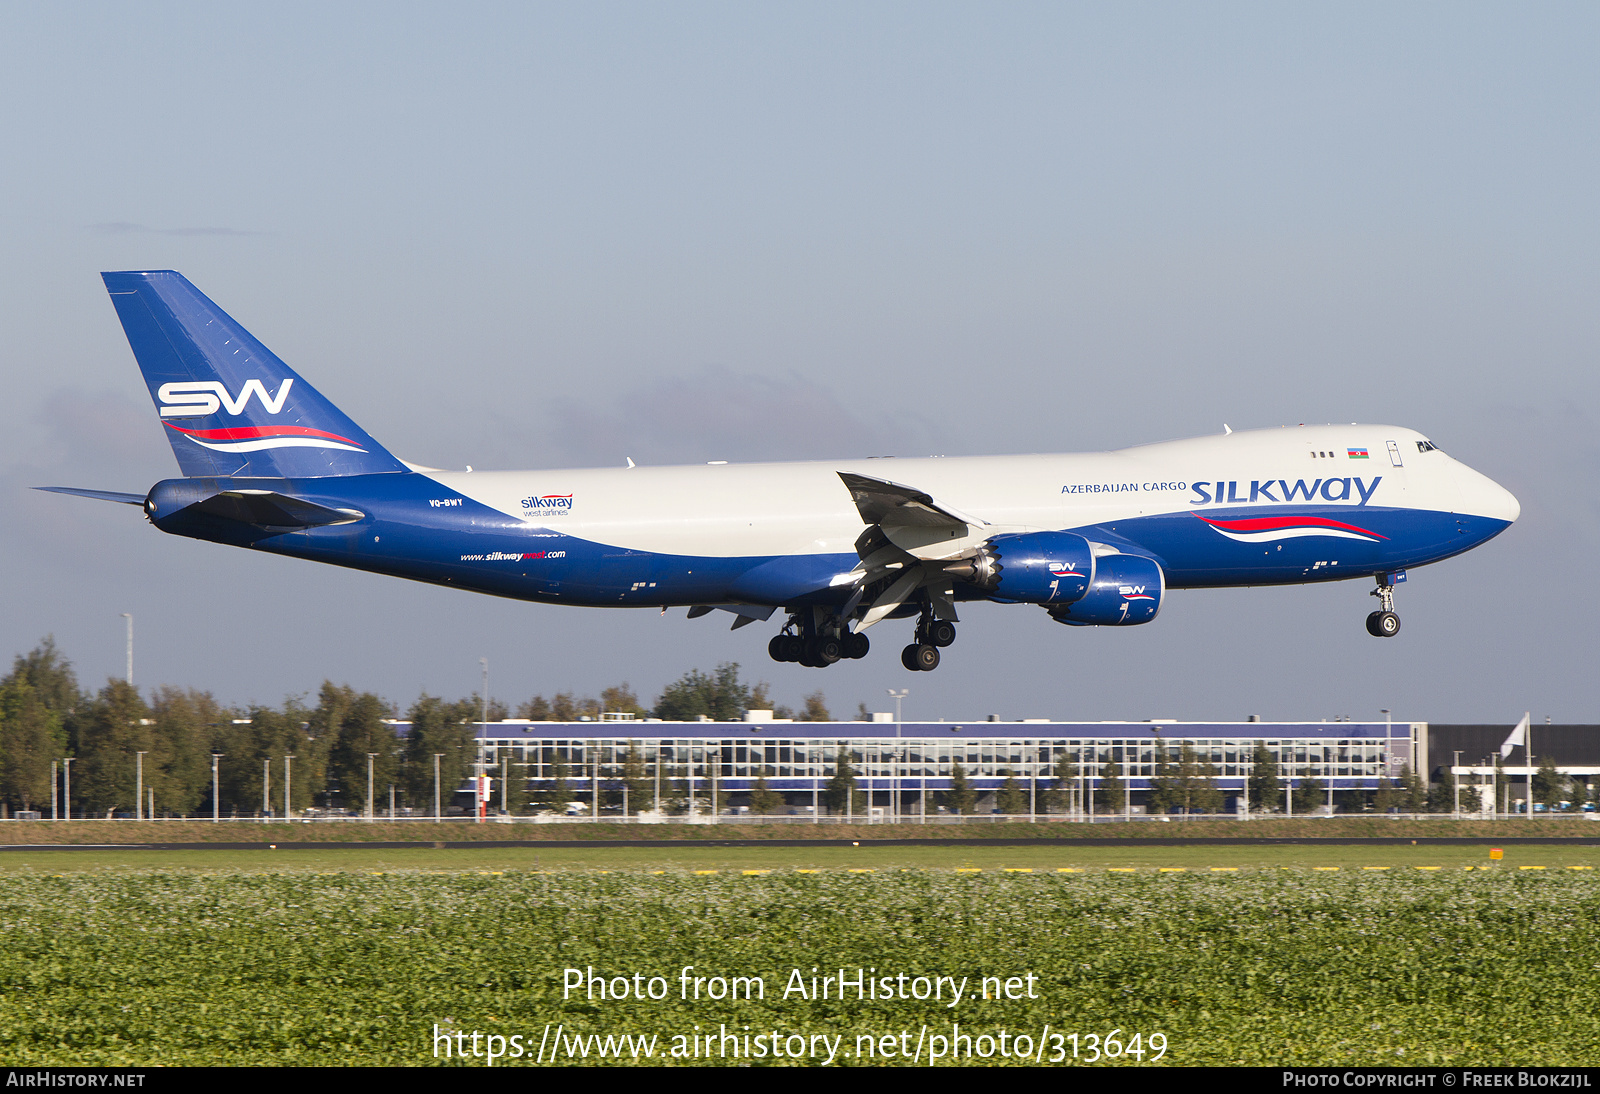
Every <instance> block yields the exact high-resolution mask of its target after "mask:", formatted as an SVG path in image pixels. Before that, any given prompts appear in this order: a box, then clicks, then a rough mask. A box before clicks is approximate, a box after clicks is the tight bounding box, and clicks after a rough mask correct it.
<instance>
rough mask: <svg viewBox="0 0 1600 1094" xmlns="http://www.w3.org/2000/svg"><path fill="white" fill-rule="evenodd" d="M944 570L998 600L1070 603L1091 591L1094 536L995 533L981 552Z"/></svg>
mask: <svg viewBox="0 0 1600 1094" xmlns="http://www.w3.org/2000/svg"><path fill="white" fill-rule="evenodd" d="M944 569H945V573H947V574H950V575H951V576H953V577H956V578H959V579H960V580H962V581H965V582H967V583H969V584H972V585H976V586H977V587H978V588H980V589H982V590H984V591H985V592H987V593H989V594H991V595H992V596H993V597H994V598H995V599H996V600H1006V601H1011V602H1013V603H1026V604H1046V605H1050V604H1070V603H1072V602H1074V601H1076V600H1079V599H1081V598H1082V597H1083V595H1084V594H1085V593H1087V592H1088V591H1089V587H1090V583H1091V582H1092V581H1093V580H1094V572H1095V558H1094V551H1093V549H1092V548H1090V546H1089V541H1088V540H1086V539H1084V538H1083V537H1082V536H1080V535H1076V534H1074V533H1072V532H1021V533H1018V534H1015V535H1005V536H995V537H994V538H993V539H991V540H989V541H988V542H987V543H985V544H984V545H983V548H982V550H980V551H979V553H978V554H977V556H976V557H974V558H969V559H963V560H962V561H960V562H953V563H951V564H949V565H948V566H946V567H945V568H944Z"/></svg>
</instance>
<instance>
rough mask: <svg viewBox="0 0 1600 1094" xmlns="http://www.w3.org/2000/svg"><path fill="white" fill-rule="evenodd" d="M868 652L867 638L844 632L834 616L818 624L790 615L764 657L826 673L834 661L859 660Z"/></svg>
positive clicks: (769, 644) (769, 643)
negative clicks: (768, 656) (826, 669)
mask: <svg viewBox="0 0 1600 1094" xmlns="http://www.w3.org/2000/svg"><path fill="white" fill-rule="evenodd" d="M807 632H809V633H807ZM871 648H872V642H871V641H870V640H869V639H868V638H867V636H866V635H864V634H852V633H850V632H849V631H847V630H845V629H844V627H843V625H842V624H841V623H840V621H839V619H838V617H837V616H830V617H828V618H827V619H824V620H821V621H820V622H819V621H817V620H814V619H810V618H806V617H804V616H801V615H791V616H790V617H789V622H788V623H787V624H786V625H785V626H784V628H783V631H782V633H780V634H777V635H775V636H774V637H773V639H772V641H771V642H768V643H767V653H769V654H771V656H772V659H773V660H774V661H794V662H796V663H798V664H801V665H805V666H806V667H807V668H813V669H825V668H827V667H828V666H829V665H831V664H833V663H834V662H835V661H843V660H846V659H848V660H851V661H855V660H858V659H860V658H862V657H865V656H866V655H867V651H868V650H870V649H871Z"/></svg>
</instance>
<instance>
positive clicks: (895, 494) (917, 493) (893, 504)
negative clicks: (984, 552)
mask: <svg viewBox="0 0 1600 1094" xmlns="http://www.w3.org/2000/svg"><path fill="white" fill-rule="evenodd" d="M839 478H841V479H842V480H844V484H845V487H846V488H847V489H848V490H849V491H850V498H851V500H853V501H854V502H855V503H856V509H857V510H858V511H859V512H860V513H861V519H862V520H863V521H864V522H865V523H867V524H877V525H881V526H883V527H884V528H885V529H886V530H887V529H888V528H895V527H898V528H907V527H909V528H958V527H963V526H965V525H969V524H970V525H974V526H979V525H982V524H984V523H986V522H985V521H981V520H979V519H978V518H976V517H969V516H967V515H966V514H965V513H962V512H961V511H960V510H957V509H952V508H951V507H949V506H947V505H940V504H939V503H937V502H935V501H934V500H933V495H931V494H927V493H924V492H923V491H921V490H917V489H915V488H914V487H910V486H902V485H901V484H900V483H897V482H890V481H889V480H888V479H875V478H872V477H871V476H868V475H857V474H854V473H852V472H849V471H840V472H839Z"/></svg>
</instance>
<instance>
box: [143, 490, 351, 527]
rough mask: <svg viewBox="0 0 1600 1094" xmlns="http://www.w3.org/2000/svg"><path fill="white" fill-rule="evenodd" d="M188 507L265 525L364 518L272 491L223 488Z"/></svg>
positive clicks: (310, 524) (309, 524) (314, 524)
mask: <svg viewBox="0 0 1600 1094" xmlns="http://www.w3.org/2000/svg"><path fill="white" fill-rule="evenodd" d="M140 500H141V501H142V500H143V499H142V498H141V499H140ZM189 508H190V509H191V510H193V511H195V512H199V513H207V514H210V515H211V516H213V517H221V518H222V519H224V520H236V521H239V522H240V523H242V524H258V525H261V526H262V527H264V528H320V527H322V526H323V525H327V524H351V523H353V522H355V521H358V520H362V519H364V518H365V517H366V514H365V513H363V512H361V510H359V509H330V508H328V507H327V506H326V505H318V504H317V503H316V502H313V501H302V500H300V499H299V498H291V497H289V496H288V495H286V494H279V493H275V492H274V491H271V490H224V491H223V492H222V493H220V494H213V495H212V496H211V497H209V498H207V499H206V500H205V501H198V502H195V503H194V504H193V505H191V506H189Z"/></svg>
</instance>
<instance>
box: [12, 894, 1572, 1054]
mask: <svg viewBox="0 0 1600 1094" xmlns="http://www.w3.org/2000/svg"><path fill="white" fill-rule="evenodd" d="M0 931H3V938H4V944H3V945H0V1000H3V1001H4V1003H5V1004H7V1005H5V1006H0V1062H3V1063H5V1064H7V1065H12V1066H27V1065H45V1064H49V1065H89V1064H98V1065H109V1066H139V1065H142V1066H149V1065H158V1064H169V1065H170V1064H427V1063H446V1062H461V1061H460V1060H459V1059H457V1058H456V1057H455V1052H456V1050H457V1048H458V1047H459V1049H460V1050H463V1051H465V1052H466V1054H467V1058H466V1061H465V1062H468V1063H483V1062H485V1056H484V1053H485V1052H486V1051H487V1050H488V1049H489V1048H490V1047H491V1046H493V1045H495V1044H496V1042H494V1041H493V1040H492V1038H494V1037H499V1038H500V1041H499V1042H498V1045H499V1048H500V1050H501V1051H502V1052H504V1053H505V1054H506V1056H507V1057H508V1058H506V1059H503V1060H502V1061H501V1062H502V1063H508V1064H509V1063H522V1064H528V1063H533V1062H535V1055H534V1054H535V1050H536V1048H540V1047H541V1046H542V1048H543V1049H544V1051H543V1052H541V1058H540V1060H539V1062H542V1063H545V1064H549V1063H551V1062H555V1063H561V1064H566V1063H590V1064H593V1063H613V1062H621V1063H634V1062H638V1063H643V1062H646V1061H647V1060H648V1061H649V1062H652V1063H662V1062H666V1063H672V1062H682V1063H700V1064H704V1063H716V1064H737V1063H746V1062H754V1063H758V1064H766V1063H824V1062H827V1061H828V1060H831V1061H832V1062H833V1063H834V1064H835V1065H836V1066H838V1065H855V1064H871V1065H882V1064H885V1063H907V1062H918V1063H924V1064H925V1063H928V1062H929V1053H930V1052H931V1051H932V1050H934V1049H936V1048H939V1047H940V1044H939V1042H938V1041H937V1040H936V1039H937V1038H943V1039H944V1041H943V1045H942V1047H943V1051H944V1053H945V1055H944V1056H943V1057H942V1058H940V1059H937V1060H935V1061H933V1062H936V1063H941V1064H949V1063H958V1064H978V1065H982V1064H988V1065H993V1064H1006V1063H1012V1064H1016V1063H1023V1062H1034V1060H1035V1057H1034V1056H1032V1055H1031V1054H1032V1053H1033V1052H1035V1051H1036V1050H1037V1051H1038V1052H1039V1053H1040V1054H1041V1055H1043V1056H1044V1057H1045V1058H1046V1060H1048V1059H1050V1058H1053V1057H1057V1056H1058V1054H1059V1059H1058V1060H1057V1061H1056V1062H1059V1063H1072V1062H1074V1061H1073V1058H1072V1052H1073V1050H1074V1049H1076V1050H1077V1062H1079V1063H1088V1062H1090V1060H1089V1055H1090V1053H1091V1051H1093V1050H1094V1049H1096V1048H1097V1049H1099V1050H1100V1051H1099V1055H1100V1056H1101V1059H1100V1060H1098V1061H1097V1062H1101V1063H1105V1062H1114V1063H1116V1064H1118V1065H1134V1064H1149V1063H1152V1062H1155V1063H1162V1064H1222V1065H1227V1064H1247V1065H1326V1066H1352V1065H1394V1064H1456V1065H1466V1064H1471V1065H1535V1064H1548V1065H1585V1064H1588V1063H1590V1062H1592V1058H1593V1046H1594V1045H1595V1044H1596V1043H1597V1042H1600V1014H1597V1012H1596V1011H1595V1010H1594V1008H1593V1006H1592V1002H1593V1000H1594V998H1595V995H1596V991H1597V989H1600V967H1597V965H1596V963H1595V959H1594V955H1595V953H1597V952H1600V884H1596V882H1595V878H1594V875H1592V874H1588V873H1567V872H1520V871H1506V870H1502V871H1498V872H1495V871H1491V872H1486V873H1482V874H1480V873H1479V872H1477V871H1473V872H1471V873H1467V872H1465V871H1457V872H1452V873H1444V872H1438V873H1428V872H1421V871H1415V870H1412V871H1405V872H1384V873H1375V874H1374V873H1364V872H1350V873H1346V872H1338V873H1314V872H1311V871H1308V870H1271V871H1265V870H1263V871H1257V872H1251V873H1241V874H1238V875H1226V876H1219V875H1211V874H1197V873H1184V874H1158V873H1154V872H1145V873H1140V874H1132V875H1126V874H1107V873H1103V872H1102V873H1098V874H1092V875H1091V874H1083V875H1058V874H1049V875H1043V874H1003V873H992V872H985V873H983V874H955V873H936V872H928V871H916V872H896V873H887V874H874V875H863V874H850V873H845V872H843V871H834V872H827V873H822V874H815V875H808V874H797V873H793V872H789V873H782V874H772V875H757V876H744V875H728V874H718V875H714V876H713V875H695V874H692V873H686V872H679V873H669V874H667V875H663V876H659V877H653V876H650V875H647V874H640V873H627V874H620V873H619V874H605V875H597V874H584V875H574V874H556V875H535V874H504V875H488V876H477V875H462V874H456V875H451V876H427V875H423V874H407V875H393V874H386V875H384V876H377V877H374V876H364V875H356V874H348V873H345V874H337V875H334V876H328V877H323V876H315V875H296V874H281V873H280V874H274V875H234V876H209V877H208V876H193V875H187V876H186V875H177V874H142V875H133V876H94V875H72V876H68V877H62V878H53V877H23V876H15V875H14V876H12V877H11V878H10V879H8V881H7V884H6V886H5V887H4V888H3V889H0ZM685 966H692V968H691V969H690V970H689V971H688V972H687V973H686V972H684V968H685ZM568 969H574V970H585V971H592V972H593V973H594V974H595V975H596V976H597V977H602V978H605V979H606V980H607V982H608V983H609V984H610V985H612V992H611V993H610V995H614V993H615V990H616V985H617V984H619V983H622V982H623V981H619V980H618V979H617V978H623V980H624V981H625V984H624V986H625V987H626V988H628V989H629V992H628V996H629V997H627V998H623V999H617V998H614V997H610V995H608V996H607V997H592V996H591V995H590V994H589V993H588V992H587V991H586V989H585V988H582V987H579V988H578V989H576V990H575V991H572V992H565V991H564V985H565V984H566V983H568V982H569V977H570V976H571V975H572V974H569V973H567V972H566V970H568ZM840 969H843V970H845V978H846V979H847V980H855V979H857V978H861V979H862V980H863V981H866V982H871V983H873V984H874V994H875V995H876V996H877V997H876V998H872V997H866V998H863V997H862V993H860V992H858V991H857V990H855V989H853V988H847V989H846V991H845V992H844V994H843V997H842V998H841V997H840V993H839V992H838V991H837V989H834V990H832V991H829V992H827V993H826V994H824V993H823V992H818V991H814V990H812V989H813V988H814V986H816V984H817V982H816V981H813V980H812V977H813V976H815V977H817V978H819V979H820V978H825V977H828V976H829V975H830V974H837V972H838V971H839V970H840ZM858 970H862V971H860V972H858ZM579 975H580V976H582V975H583V974H582V973H580V974H579ZM636 975H637V977H638V979H634V977H635V976H636ZM653 977H659V978H660V981H659V984H660V991H661V997H660V998H659V999H650V998H644V999H638V998H634V997H633V994H632V989H633V986H634V985H638V986H640V987H643V988H644V989H645V990H646V991H647V992H648V991H649V990H650V988H651V986H652V980H651V978H653ZM694 977H701V978H704V982H703V983H702V984H698V985H697V984H694V983H693V980H694ZM735 977H744V978H746V980H745V984H746V985H747V986H751V985H753V984H754V982H755V981H757V980H759V981H760V984H761V988H760V993H759V996H757V995H756V993H755V992H754V991H753V990H751V991H750V993H749V994H750V995H751V997H750V998H739V999H737V1000H735V999H732V998H729V997H728V991H727V989H728V985H729V983H730V982H731V981H732V980H733V978H735ZM797 977H798V980H797V979H796V978H797ZM941 977H949V978H951V982H952V983H962V984H964V985H965V989H964V992H963V995H962V998H961V1001H960V1002H959V1003H957V1004H956V1005H954V1006H951V1005H950V1003H951V1002H952V999H951V991H952V990H953V989H946V990H945V993H944V995H943V997H942V998H939V999H932V998H930V999H917V998H914V997H906V996H908V995H913V994H914V992H915V991H916V990H917V988H918V986H919V981H918V978H922V979H921V981H920V985H921V987H922V988H923V990H927V989H928V988H929V987H930V986H931V985H932V984H933V983H934V982H936V981H937V980H938V978H941ZM986 977H992V978H994V979H993V980H992V981H991V983H992V988H993V990H992V991H990V992H989V993H988V997H987V998H985V997H984V995H985V993H984V991H983V988H984V987H986V986H988V985H984V983H983V981H984V979H985V978H986ZM719 980H720V982H721V989H722V990H721V996H722V997H721V998H713V997H712V996H713V995H715V994H717V992H718V981H719ZM797 984H798V985H799V986H801V987H803V988H805V989H807V990H805V991H803V992H801V993H800V994H796V993H795V992H794V991H793V990H792V989H794V988H795V987H796V985H797ZM691 987H692V988H693V989H694V992H695V994H696V995H698V998H696V997H693V996H690V995H689V991H690V988H691ZM686 996H688V997H686ZM957 1027H959V1028H957ZM1113 1031H1115V1033H1114V1034H1113ZM441 1033H442V1035H443V1037H444V1040H443V1041H442V1042H441V1040H440V1035H441ZM456 1033H459V1034H461V1037H460V1038H456V1037H455V1036H454V1034H456ZM473 1034H477V1035H478V1036H477V1038H474V1037H473ZM553 1034H557V1035H556V1036H554V1037H552V1035H553ZM963 1034H965V1035H966V1036H967V1037H968V1038H969V1041H968V1042H967V1044H966V1048H965V1052H963V1046H962V1042H961V1036H962V1035H963ZM1052 1034H1053V1035H1054V1036H1055V1037H1056V1038H1057V1039H1056V1040H1054V1041H1052V1040H1051V1036H1052ZM1069 1034H1070V1035H1075V1039H1074V1040H1072V1041H1068V1040H1067V1036H1068V1035H1069ZM769 1035H770V1039H769ZM1135 1035H1137V1037H1138V1051H1139V1056H1138V1057H1133V1056H1130V1055H1128V1054H1127V1053H1126V1052H1125V1053H1124V1054H1123V1055H1122V1056H1120V1057H1119V1058H1118V1059H1116V1060H1115V1061H1107V1060H1105V1059H1104V1049H1105V1047H1106V1046H1107V1045H1108V1044H1111V1043H1115V1044H1116V1045H1117V1046H1118V1047H1119V1048H1121V1049H1127V1048H1129V1047H1131V1046H1132V1044H1133V1041H1134V1038H1135ZM1158 1035H1159V1038H1160V1043H1161V1045H1162V1046H1163V1048H1162V1051H1161V1053H1160V1058H1159V1059H1156V1056H1157V1054H1156V1052H1155V1049H1154V1043H1155V1041H1156V1038H1157V1036H1158ZM1024 1037H1026V1038H1027V1046H1026V1047H1027V1053H1024V1052H1022V1051H1021V1049H1022V1038H1024ZM513 1038H515V1040H513ZM595 1038H601V1040H595ZM605 1038H610V1040H609V1041H607V1040H604V1039H605ZM623 1038H627V1039H626V1040H624V1039H623ZM708 1038H709V1039H708ZM1091 1038H1093V1039H1094V1041H1093V1042H1091V1040H1090V1039H1091ZM752 1039H753V1040H752ZM985 1039H987V1041H985ZM986 1044H987V1052H985V1045H986ZM1007 1044H1009V1048H1007V1047H1005V1046H1006V1045H1007ZM441 1047H445V1049H446V1051H448V1052H449V1057H448V1058H447V1057H446V1055H445V1054H444V1053H443V1052H441ZM778 1048H782V1049H784V1050H785V1051H784V1053H783V1054H782V1055H777V1054H775V1050H776V1049H778ZM474 1049H477V1050H478V1051H479V1055H477V1056H473V1054H472V1053H473V1050H474ZM514 1049H517V1050H520V1051H521V1055H520V1056H513V1055H512V1053H513V1050H514ZM914 1049H915V1050H916V1051H918V1052H920V1053H921V1055H920V1057H916V1058H910V1059H908V1057H911V1054H912V1052H913V1050H914ZM674 1053H676V1054H677V1055H674ZM551 1056H554V1060H553V1061H552V1059H551Z"/></svg>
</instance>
